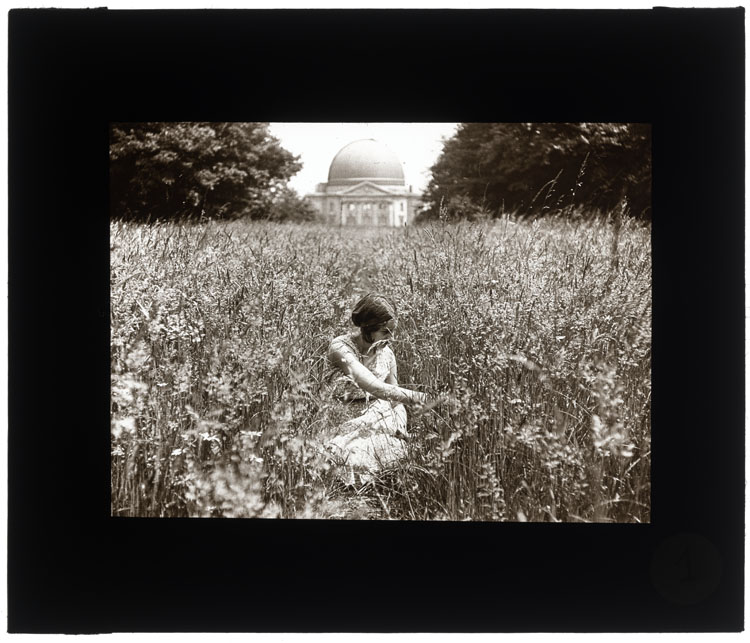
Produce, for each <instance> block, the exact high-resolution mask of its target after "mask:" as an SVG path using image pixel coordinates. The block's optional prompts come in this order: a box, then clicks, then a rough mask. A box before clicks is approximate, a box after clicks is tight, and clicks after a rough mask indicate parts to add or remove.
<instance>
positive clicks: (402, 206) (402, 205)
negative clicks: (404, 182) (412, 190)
mask: <svg viewBox="0 0 750 643" xmlns="http://www.w3.org/2000/svg"><path fill="white" fill-rule="evenodd" d="M403 211H404V202H403V201H401V212H403Z"/></svg>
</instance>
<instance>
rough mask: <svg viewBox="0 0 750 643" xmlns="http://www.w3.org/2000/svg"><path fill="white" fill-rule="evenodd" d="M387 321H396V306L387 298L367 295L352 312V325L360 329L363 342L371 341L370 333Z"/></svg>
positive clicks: (371, 294)
mask: <svg viewBox="0 0 750 643" xmlns="http://www.w3.org/2000/svg"><path fill="white" fill-rule="evenodd" d="M389 319H393V320H394V321H395V320H396V305H395V304H394V303H393V300H391V299H390V298H389V297H386V296H385V295H378V294H375V293H368V294H366V295H365V296H364V297H362V299H360V300H359V301H358V302H357V304H356V305H355V306H354V310H353V311H352V323H353V324H354V325H355V326H358V327H359V328H361V329H362V336H363V337H364V338H365V341H367V342H371V341H372V333H374V332H375V331H376V330H377V329H378V327H379V326H381V325H382V324H385V323H386V322H387V321H388V320H389Z"/></svg>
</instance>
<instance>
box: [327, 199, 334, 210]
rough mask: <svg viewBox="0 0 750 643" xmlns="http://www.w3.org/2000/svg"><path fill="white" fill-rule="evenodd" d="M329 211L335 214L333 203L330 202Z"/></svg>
mask: <svg viewBox="0 0 750 643" xmlns="http://www.w3.org/2000/svg"><path fill="white" fill-rule="evenodd" d="M328 211H329V212H333V201H330V202H329V203H328Z"/></svg>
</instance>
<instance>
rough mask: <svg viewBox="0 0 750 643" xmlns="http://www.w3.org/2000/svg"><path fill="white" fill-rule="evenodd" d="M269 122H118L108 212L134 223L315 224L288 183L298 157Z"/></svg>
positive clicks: (112, 133) (297, 167)
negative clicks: (243, 219)
mask: <svg viewBox="0 0 750 643" xmlns="http://www.w3.org/2000/svg"><path fill="white" fill-rule="evenodd" d="M268 125H269V124H268V123H203V122H193V123H117V124H114V125H113V126H112V127H111V130H110V147H109V153H110V213H111V215H112V217H114V218H121V219H130V220H141V221H144V220H159V219H202V218H205V219H229V218H238V217H249V218H253V219H295V218H296V219H310V218H312V217H313V211H312V209H311V208H310V206H309V205H307V204H306V203H305V202H303V201H302V199H300V198H299V197H298V195H297V194H296V193H295V192H294V191H293V190H292V189H291V188H289V186H288V181H289V179H290V178H291V177H292V176H294V174H296V173H297V172H298V171H299V170H300V169H301V168H302V164H301V163H300V161H299V158H298V157H295V156H294V155H292V154H291V153H290V152H289V151H287V150H285V149H284V148H283V147H282V146H281V145H280V143H279V141H278V140H277V139H276V138H274V137H273V136H271V134H270V133H269V128H268Z"/></svg>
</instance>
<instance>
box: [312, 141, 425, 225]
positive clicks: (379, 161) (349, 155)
mask: <svg viewBox="0 0 750 643" xmlns="http://www.w3.org/2000/svg"><path fill="white" fill-rule="evenodd" d="M421 196H422V195H421V194H419V193H417V192H412V189H411V186H407V185H406V182H405V180H404V171H403V169H402V167H401V162H400V161H399V160H398V157H397V156H396V155H395V154H394V153H393V152H392V151H391V150H390V149H388V148H387V147H386V146H385V145H383V144H382V143H379V142H378V141H375V140H374V139H371V138H368V139H362V140H359V141H354V142H353V143H349V144H348V145H345V146H344V147H342V148H341V149H340V150H339V152H338V154H336V156H334V157H333V161H331V166H330V168H328V182H327V183H318V185H317V187H316V190H315V192H314V193H313V194H308V195H306V196H305V198H306V199H307V200H308V202H309V203H310V204H311V205H312V206H313V207H314V208H315V209H316V210H317V212H318V213H319V215H320V217H321V219H323V220H325V221H327V222H329V223H332V224H336V225H361V226H365V225H374V226H404V225H408V224H410V223H412V221H414V217H415V215H416V213H417V212H418V210H419V207H420V206H421V204H422V199H421Z"/></svg>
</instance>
